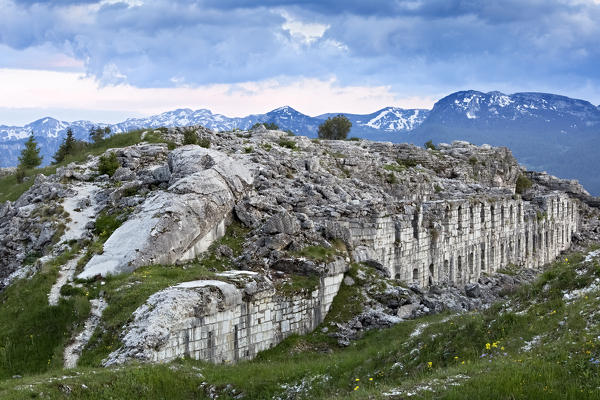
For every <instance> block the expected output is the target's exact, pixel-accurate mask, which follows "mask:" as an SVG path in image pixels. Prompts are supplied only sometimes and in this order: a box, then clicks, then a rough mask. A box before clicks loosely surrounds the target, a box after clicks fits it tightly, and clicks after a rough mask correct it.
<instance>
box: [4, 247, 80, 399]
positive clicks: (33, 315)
mask: <svg viewBox="0 0 600 400" xmlns="http://www.w3.org/2000/svg"><path fill="white" fill-rule="evenodd" d="M77 251H79V248H78V247H76V246H75V247H73V249H72V250H71V251H67V252H65V253H63V254H62V255H61V256H59V257H58V258H56V259H55V260H53V261H52V262H50V263H49V264H47V265H46V266H44V267H43V269H42V271H40V272H38V273H37V274H36V275H35V276H34V277H33V278H32V279H30V280H27V279H24V280H20V281H17V282H15V283H13V284H12V285H11V286H9V287H8V288H7V289H6V290H5V291H3V292H2V294H0V379H5V378H9V377H11V376H13V375H25V374H34V373H41V372H45V371H48V370H51V369H57V368H61V367H62V362H63V360H62V353H63V348H64V345H65V342H66V341H67V340H68V339H69V338H70V337H71V335H72V334H73V332H74V331H75V330H77V329H78V328H79V327H80V326H81V325H82V323H83V321H84V320H85V318H87V315H88V314H89V310H90V305H89V301H88V299H87V298H86V296H85V295H76V296H72V297H71V298H69V299H68V300H64V299H61V300H60V302H59V304H58V305H57V306H49V305H48V293H49V292H50V288H51V287H52V285H53V284H54V282H55V281H56V277H57V275H58V267H59V266H60V265H62V264H64V263H65V262H66V261H68V259H70V258H71V257H73V255H74V254H76V253H77ZM0 397H2V396H0Z"/></svg>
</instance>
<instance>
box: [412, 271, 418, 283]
mask: <svg viewBox="0 0 600 400" xmlns="http://www.w3.org/2000/svg"><path fill="white" fill-rule="evenodd" d="M413 282H419V268H415V269H413Z"/></svg>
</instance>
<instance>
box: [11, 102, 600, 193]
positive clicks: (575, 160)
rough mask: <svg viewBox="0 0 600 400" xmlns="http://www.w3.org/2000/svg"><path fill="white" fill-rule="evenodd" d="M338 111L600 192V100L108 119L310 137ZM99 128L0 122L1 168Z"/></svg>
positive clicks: (381, 131) (374, 127) (378, 135)
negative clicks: (69, 134) (502, 152)
mask: <svg viewBox="0 0 600 400" xmlns="http://www.w3.org/2000/svg"><path fill="white" fill-rule="evenodd" d="M337 114H344V115H346V117H348V119H350V121H351V122H352V130H351V132H350V135H349V136H356V137H362V138H367V139H372V140H384V141H392V142H412V143H415V144H417V145H422V144H423V143H424V142H425V141H427V140H433V141H434V142H435V143H439V142H451V141H452V140H468V141H470V142H473V143H477V144H482V143H489V144H491V145H500V146H508V147H510V148H511V150H512V151H513V153H514V154H515V156H516V157H517V158H518V159H519V161H520V162H521V163H523V164H525V165H527V166H528V167H531V168H535V169H538V170H544V169H545V170H547V171H548V172H550V173H553V174H555V175H558V176H561V177H564V178H577V179H579V180H580V181H581V182H582V183H583V184H584V186H585V187H586V188H587V189H588V190H590V191H591V192H593V193H598V194H600V174H597V172H596V171H597V168H598V162H599V161H598V160H599V159H598V155H597V149H598V148H600V106H595V105H592V104H591V103H589V102H587V101H584V100H577V99H571V98H568V97H565V96H559V95H555V94H548V93H515V94H511V95H506V94H503V93H500V92H489V93H483V92H478V91H474V90H468V91H461V92H456V93H452V94H450V95H449V96H446V97H444V98H443V99H441V100H439V101H438V102H437V103H436V104H435V105H434V107H433V109H432V110H421V109H410V110H407V109H401V108H397V107H386V108H383V109H381V110H379V111H376V112H374V113H371V114H364V115H363V114H347V113H330V114H322V115H318V116H316V117H311V116H308V115H305V114H302V113H301V112H298V111H296V110H294V109H293V108H291V107H289V106H285V107H280V108H277V109H275V110H273V111H270V112H268V113H265V114H254V115H248V116H246V117H233V118H232V117H227V116H225V115H221V114H213V113H212V112H211V111H210V110H206V109H200V110H190V109H187V108H186V109H177V110H173V111H168V112H165V113H162V114H159V115H154V116H151V117H147V118H130V119H127V120H126V121H123V122H120V123H118V124H111V125H108V126H109V127H110V128H111V131H112V132H114V133H120V132H127V131H130V130H133V129H140V128H158V127H163V126H164V127H174V126H188V125H202V126H205V127H207V128H209V129H212V130H214V131H222V130H232V129H248V128H250V127H251V126H252V125H254V124H255V123H257V122H274V123H275V124H277V125H278V126H279V128H280V129H282V130H291V131H292V132H294V133H295V134H299V135H305V136H308V137H316V136H317V132H318V127H319V125H320V124H322V123H323V121H324V120H325V119H327V118H328V117H331V116H335V115H337ZM94 126H101V127H105V126H107V125H106V124H95V123H93V122H90V121H75V122H65V121H58V120H56V119H54V118H50V117H47V118H42V119H40V120H38V121H35V122H32V123H31V124H28V125H26V126H23V127H15V126H0V167H6V166H14V165H16V164H17V162H18V155H19V153H20V151H21V148H22V146H23V143H24V141H25V140H26V138H27V136H29V134H30V133H31V132H33V133H34V135H35V136H36V138H37V140H38V142H39V144H40V147H41V148H42V155H43V156H44V164H48V163H49V162H50V161H51V160H52V155H53V154H54V153H55V152H56V150H57V148H58V146H59V145H60V142H61V141H62V140H63V138H64V135H65V132H66V130H67V128H69V127H70V128H71V129H73V132H74V134H75V137H76V138H78V139H81V140H87V139H88V135H89V130H90V128H92V127H94Z"/></svg>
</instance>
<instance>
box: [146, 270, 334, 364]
mask: <svg viewBox="0 0 600 400" xmlns="http://www.w3.org/2000/svg"><path fill="white" fill-rule="evenodd" d="M343 277H344V272H338V273H336V274H333V275H331V276H323V277H321V281H320V284H319V287H318V288H317V289H316V290H314V291H313V292H312V293H310V294H309V295H305V296H302V295H296V296H293V297H291V298H290V297H285V296H282V295H280V294H277V293H276V290H275V289H274V288H273V286H270V287H268V288H265V289H264V290H261V291H259V292H257V293H254V294H253V295H252V296H250V297H248V296H242V293H240V296H239V297H238V296H234V297H236V298H239V299H241V301H238V302H236V303H235V304H233V305H230V306H229V307H219V308H218V311H216V312H214V313H210V314H205V315H198V316H196V317H194V318H191V319H188V320H186V321H181V324H179V327H180V329H179V328H178V327H173V328H172V331H171V332H170V333H169V337H168V340H167V341H166V343H165V344H164V345H162V346H160V347H159V348H158V349H155V350H154V351H152V352H151V356H150V359H151V361H169V360H173V359H175V358H178V357H192V358H195V359H201V360H206V361H211V362H215V363H222V362H235V361H238V360H243V359H251V358H254V357H255V356H256V354H257V353H258V352H260V351H262V350H266V349H269V348H271V347H273V346H274V345H276V344H278V343H279V342H281V341H282V340H283V339H285V338H286V337H288V336H289V335H291V334H294V333H296V334H305V333H308V332H310V331H312V330H314V329H315V328H316V327H317V325H318V324H320V323H321V322H322V321H323V319H324V317H325V315H326V314H327V311H328V310H329V307H330V306H331V303H332V302H333V298H334V297H335V295H336V294H337V291H338V289H339V287H340V284H341V282H342V279H343ZM231 286H232V287H231V288H229V289H228V290H235V291H239V292H242V290H240V289H237V288H235V287H234V286H233V285H231Z"/></svg>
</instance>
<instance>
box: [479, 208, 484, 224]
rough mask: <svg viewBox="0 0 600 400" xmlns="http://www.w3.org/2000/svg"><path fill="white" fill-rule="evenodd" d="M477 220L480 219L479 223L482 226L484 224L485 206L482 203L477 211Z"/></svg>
mask: <svg viewBox="0 0 600 400" xmlns="http://www.w3.org/2000/svg"><path fill="white" fill-rule="evenodd" d="M479 218H480V219H481V223H482V224H484V223H485V205H484V204H483V203H481V208H480V210H479ZM482 228H483V227H482Z"/></svg>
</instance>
